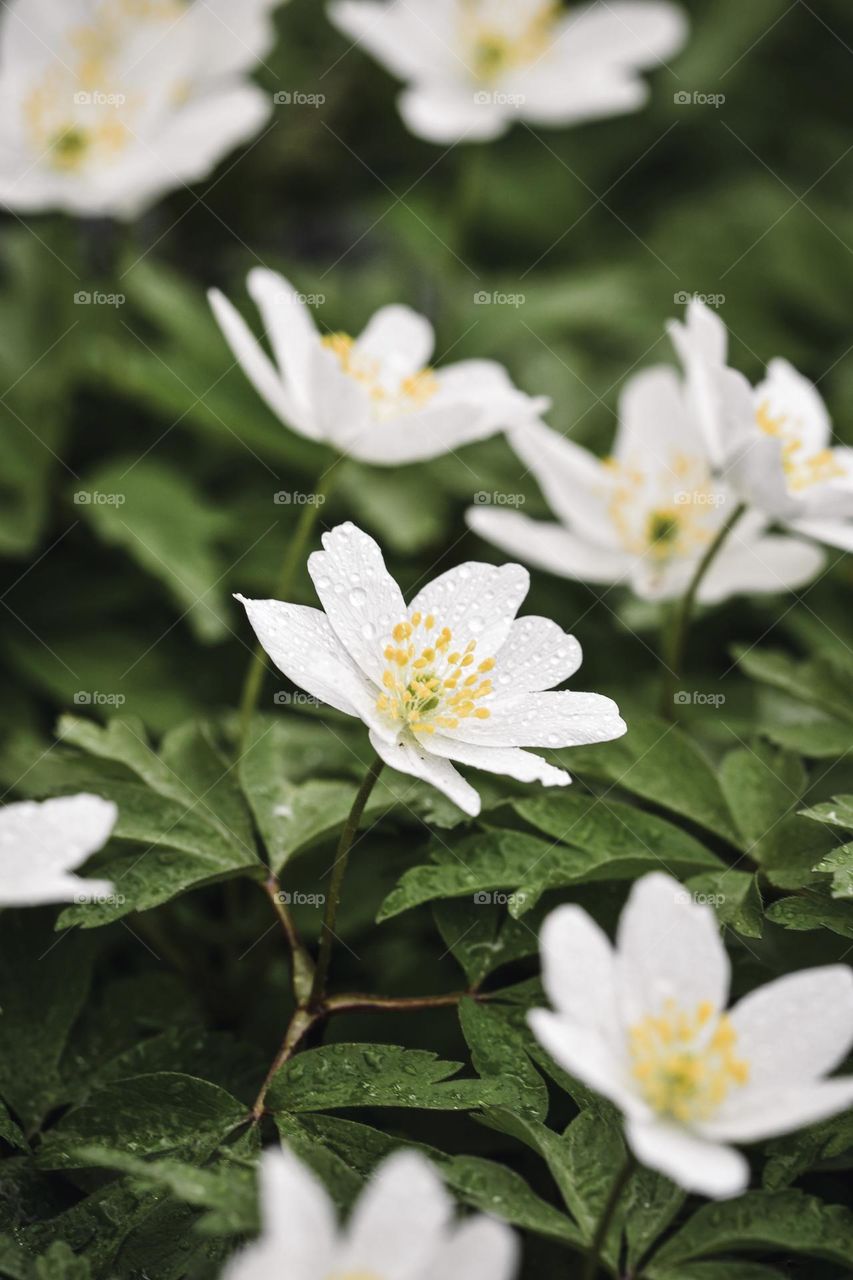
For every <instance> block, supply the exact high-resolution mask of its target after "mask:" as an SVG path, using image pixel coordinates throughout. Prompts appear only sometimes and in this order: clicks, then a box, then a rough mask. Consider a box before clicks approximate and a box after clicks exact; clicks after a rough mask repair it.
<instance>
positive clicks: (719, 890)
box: [687, 867, 764, 938]
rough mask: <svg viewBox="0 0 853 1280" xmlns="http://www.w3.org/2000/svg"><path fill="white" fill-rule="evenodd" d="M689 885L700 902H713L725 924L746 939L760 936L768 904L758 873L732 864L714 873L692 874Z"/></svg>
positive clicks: (712, 904) (722, 922)
mask: <svg viewBox="0 0 853 1280" xmlns="http://www.w3.org/2000/svg"><path fill="white" fill-rule="evenodd" d="M687 888H688V889H689V890H690V892H691V893H692V894H693V896H694V898H695V899H696V900H697V902H704V903H708V904H710V905H711V906H712V907H713V908H714V910H715V911H716V913H717V917H718V919H719V921H720V923H721V924H724V925H727V926H728V927H729V928H730V929H734V931H735V933H739V934H741V936H742V937H744V938H760V937H761V936H762V933H763V930H764V907H763V904H762V901H761V891H760V889H759V887H758V879H757V876H755V875H753V874H751V873H750V872H748V871H737V870H736V869H735V868H733V867H728V868H727V869H726V870H725V871H718V872H715V873H713V874H712V875H703V876H691V878H690V879H689V880H688V881H687Z"/></svg>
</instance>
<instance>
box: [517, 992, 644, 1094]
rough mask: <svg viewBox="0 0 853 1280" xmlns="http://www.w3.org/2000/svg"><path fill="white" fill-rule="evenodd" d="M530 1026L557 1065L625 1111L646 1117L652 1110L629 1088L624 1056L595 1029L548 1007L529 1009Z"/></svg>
mask: <svg viewBox="0 0 853 1280" xmlns="http://www.w3.org/2000/svg"><path fill="white" fill-rule="evenodd" d="M527 1023H528V1026H529V1027H530V1030H531V1031H532V1032H533V1034H534V1035H535V1037H536V1039H537V1040H538V1041H539V1043H540V1044H541V1045H542V1047H543V1048H544V1049H546V1050H547V1051H548V1053H549V1054H550V1055H551V1057H552V1058H553V1059H554V1061H555V1062H556V1063H557V1065H558V1066H560V1067H562V1068H563V1070H564V1071H568V1072H569V1074H570V1075H573V1076H577V1078H578V1080H580V1081H582V1082H583V1084H585V1085H588V1086H589V1088H590V1089H595V1091H596V1092H597V1093H602V1094H604V1096H605V1097H606V1098H609V1099H610V1101H611V1102H614V1103H615V1104H616V1106H617V1107H619V1109H620V1110H621V1111H623V1112H624V1113H625V1115H631V1116H636V1117H641V1118H643V1119H647V1118H648V1116H649V1115H650V1114H651V1113H650V1112H649V1109H648V1107H647V1106H646V1105H645V1103H644V1102H643V1101H642V1100H641V1099H640V1098H639V1097H638V1096H637V1095H636V1094H634V1093H633V1091H632V1090H631V1088H630V1086H629V1084H628V1083H627V1080H628V1076H627V1071H626V1067H625V1062H624V1059H623V1056H622V1055H620V1054H617V1053H614V1051H613V1048H612V1046H611V1045H610V1044H609V1043H607V1041H605V1040H604V1039H603V1038H602V1037H601V1036H600V1035H599V1034H598V1033H597V1032H596V1031H593V1030H592V1029H590V1028H589V1027H583V1026H581V1025H580V1024H579V1023H576V1022H573V1021H572V1019H571V1018H569V1017H567V1016H566V1015H565V1014H561V1013H551V1011H550V1010H549V1009H531V1011H530V1013H529V1014H528V1015H527Z"/></svg>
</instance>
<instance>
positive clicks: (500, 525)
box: [465, 506, 634, 583]
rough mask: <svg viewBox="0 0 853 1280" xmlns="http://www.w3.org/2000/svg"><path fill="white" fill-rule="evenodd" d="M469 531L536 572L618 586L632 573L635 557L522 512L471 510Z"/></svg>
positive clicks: (473, 508)
mask: <svg viewBox="0 0 853 1280" xmlns="http://www.w3.org/2000/svg"><path fill="white" fill-rule="evenodd" d="M465 519H466V521H467V523H468V527H469V528H470V529H472V530H473V531H474V533H476V534H479V536H480V537H481V538H484V539H485V541H486V542H491V543H492V544H493V545H494V546H496V547H499V548H500V549H501V551H505V552H506V553H507V554H508V555H512V556H518V558H519V559H520V560H524V561H525V563H526V564H530V565H532V566H533V567H534V568H535V569H545V570H547V571H548V572H549V573H555V574H558V575H559V576H560V577H561V578H571V579H574V580H576V581H579V582H600V583H615V582H621V581H622V580H623V579H625V578H626V577H627V576H628V574H629V573H630V571H631V568H632V565H633V563H634V557H633V556H630V555H629V554H628V553H627V552H625V551H618V550H613V549H611V548H609V547H599V546H596V545H594V544H593V543H591V542H587V541H585V539H584V538H583V537H582V536H579V535H577V534H574V533H570V532H569V530H568V529H564V528H563V526H562V525H560V524H551V523H549V522H547V521H545V520H531V519H530V517H529V516H524V515H522V514H521V512H520V511H506V510H502V509H501V508H499V507H491V506H483V507H469V508H468V510H467V511H466V513H465Z"/></svg>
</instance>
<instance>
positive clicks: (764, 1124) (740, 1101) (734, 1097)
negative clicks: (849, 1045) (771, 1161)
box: [698, 1076, 853, 1142]
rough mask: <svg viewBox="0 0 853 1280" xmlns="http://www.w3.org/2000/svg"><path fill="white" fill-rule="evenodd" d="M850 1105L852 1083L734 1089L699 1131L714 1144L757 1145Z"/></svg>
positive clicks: (815, 1121) (845, 1081) (852, 1099)
mask: <svg viewBox="0 0 853 1280" xmlns="http://www.w3.org/2000/svg"><path fill="white" fill-rule="evenodd" d="M851 1104H853V1079H851V1078H850V1077H849V1076H847V1077H845V1078H844V1079H840V1080H820V1081H818V1082H817V1083H816V1084H798V1085H789V1086H787V1087H786V1088H778V1089H777V1088H774V1087H773V1086H772V1085H771V1086H770V1087H769V1088H760V1087H756V1088H754V1089H753V1088H751V1087H747V1088H745V1089H738V1090H736V1091H735V1092H734V1093H733V1094H731V1096H730V1100H729V1101H728V1102H727V1103H726V1104H724V1106H722V1107H721V1108H720V1110H719V1111H718V1112H717V1113H716V1115H714V1116H713V1117H712V1118H711V1119H710V1120H707V1121H705V1122H704V1123H703V1124H702V1125H701V1126H698V1127H699V1128H700V1131H701V1133H702V1134H703V1135H704V1136H705V1137H707V1138H710V1139H711V1141H714V1142H761V1141H764V1139H766V1138H775V1137H779V1136H781V1135H782V1134H785V1133H793V1132H794V1130H796V1129H802V1128H803V1127H804V1125H807V1124H816V1123H817V1122H818V1121H819V1120H827V1119H829V1117H830V1116H834V1115H837V1114H838V1113H839V1112H840V1111H846V1110H847V1108H848V1107H849V1106H851Z"/></svg>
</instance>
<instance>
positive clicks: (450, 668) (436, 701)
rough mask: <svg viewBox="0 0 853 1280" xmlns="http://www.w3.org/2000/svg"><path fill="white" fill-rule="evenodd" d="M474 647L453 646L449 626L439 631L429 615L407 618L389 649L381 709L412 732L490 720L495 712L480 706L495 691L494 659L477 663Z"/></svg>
mask: <svg viewBox="0 0 853 1280" xmlns="http://www.w3.org/2000/svg"><path fill="white" fill-rule="evenodd" d="M476 648H477V641H476V640H469V641H468V643H467V645H466V646H465V648H464V649H461V648H459V647H457V646H454V644H453V632H452V631H451V630H450V628H449V627H442V628H441V629H440V630H437V623H436V620H435V618H434V617H433V615H432V614H431V613H430V614H427V616H426V617H424V616H423V614H421V613H417V612H416V613H413V614H412V615H411V617H410V618H404V619H403V621H402V622H398V623H397V625H396V627H395V628H394V630H393V631H392V632H391V638H390V640H389V642H388V644H387V645H386V647H385V651H384V653H385V660H386V662H387V663H388V666H387V667H386V669H385V672H384V673H383V676H382V686H383V689H384V690H385V692H384V693H382V694H380V696H379V699H378V701H377V703H376V707H377V710H379V711H381V712H383V713H384V714H385V715H387V716H390V718H391V719H392V720H394V721H397V722H398V723H400V724H401V725H404V726H406V727H408V728H409V729H411V731H412V732H413V733H435V731H436V729H457V728H458V727H459V722H460V721H461V720H467V719H469V718H470V717H472V716H473V717H474V718H475V719H476V720H488V718H489V716H490V714H491V712H490V711H489V709H488V707H483V706H479V705H478V703H480V702H482V700H483V699H484V698H487V697H488V696H489V694H490V693H491V692H492V682H491V680H489V679H488V672H490V671H491V670H492V669H493V668H494V665H495V660H494V658H486V659H484V660H483V661H482V662H480V663H479V664H478V663H477V659H476V658H475V657H474V650H475V649H476Z"/></svg>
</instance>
